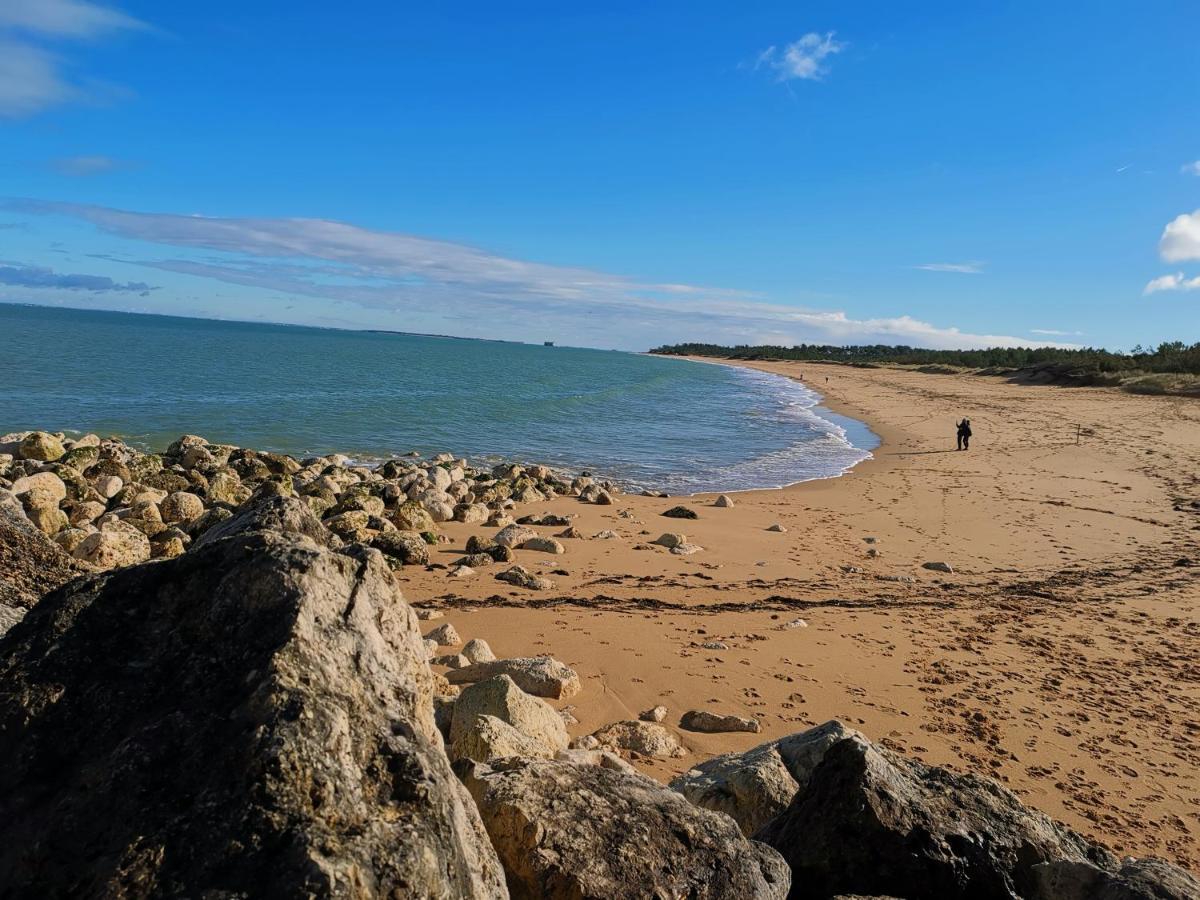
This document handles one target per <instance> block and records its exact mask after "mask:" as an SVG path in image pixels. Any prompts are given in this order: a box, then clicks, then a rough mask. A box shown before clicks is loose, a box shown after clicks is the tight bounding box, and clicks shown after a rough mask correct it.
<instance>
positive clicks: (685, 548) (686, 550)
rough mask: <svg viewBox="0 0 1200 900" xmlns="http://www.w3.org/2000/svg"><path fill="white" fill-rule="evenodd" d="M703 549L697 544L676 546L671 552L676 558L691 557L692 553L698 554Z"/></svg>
mask: <svg viewBox="0 0 1200 900" xmlns="http://www.w3.org/2000/svg"><path fill="white" fill-rule="evenodd" d="M703 549H704V548H703V547H701V546H700V545H699V544H677V545H675V546H674V547H672V548H671V552H672V553H673V554H675V555H676V556H691V555H692V554H693V553H699V552H700V551H701V550H703Z"/></svg>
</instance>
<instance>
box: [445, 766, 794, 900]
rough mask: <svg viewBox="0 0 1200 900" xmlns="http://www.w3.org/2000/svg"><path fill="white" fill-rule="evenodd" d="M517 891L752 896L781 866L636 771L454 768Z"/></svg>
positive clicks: (770, 885)
mask: <svg viewBox="0 0 1200 900" xmlns="http://www.w3.org/2000/svg"><path fill="white" fill-rule="evenodd" d="M455 771H456V772H458V773H459V775H460V777H461V778H462V779H463V782H464V784H466V786H467V788H468V790H469V791H470V792H471V796H472V797H474V798H475V803H476V805H477V806H478V808H479V811H480V815H481V816H482V817H483V822H484V827H485V828H486V829H487V832H488V836H489V837H490V838H491V841H492V845H493V846H494V847H495V848H496V850H497V852H498V854H499V856H500V860H501V863H502V864H503V866H504V870H505V873H506V875H507V878H508V884H509V888H510V890H511V891H512V895H513V896H514V897H527V898H534V897H537V898H544V900H612V898H618V897H630V898H632V897H647V898H650V897H659V898H677V897H678V898H682V897H687V898H695V900H717V898H722V900H725V898H728V900H735V898H736V900H754V898H783V897H785V896H786V895H787V892H788V885H789V878H788V871H787V866H786V865H784V863H783V861H782V860H781V859H779V857H778V854H776V853H774V852H773V851H770V850H768V849H767V848H765V847H763V846H762V845H761V844H756V843H754V842H752V841H748V840H746V838H744V837H743V836H742V835H741V834H740V833H738V831H737V829H736V828H735V827H734V824H733V823H732V822H731V821H730V820H729V819H727V818H725V817H723V816H719V815H716V814H715V813H711V812H708V811H707V810H702V809H699V808H697V807H694V806H691V805H690V804H688V803H687V801H685V800H684V799H683V798H682V797H680V796H679V795H677V794H674V793H672V792H671V791H668V790H666V789H665V788H663V787H662V786H661V785H659V784H658V783H656V782H654V781H652V780H651V779H649V778H645V777H642V776H640V775H631V774H628V773H626V772H619V771H614V770H613V769H610V768H605V767H602V766H594V765H578V764H575V763H573V762H566V761H560V760H526V759H507V760H499V761H497V762H495V763H493V764H491V765H485V764H481V763H474V762H470V761H468V760H462V761H460V762H459V763H456V764H455Z"/></svg>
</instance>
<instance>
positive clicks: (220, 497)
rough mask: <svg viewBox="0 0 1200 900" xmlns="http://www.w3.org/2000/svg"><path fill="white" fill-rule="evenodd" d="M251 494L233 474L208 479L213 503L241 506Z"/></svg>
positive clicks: (216, 475) (209, 492)
mask: <svg viewBox="0 0 1200 900" xmlns="http://www.w3.org/2000/svg"><path fill="white" fill-rule="evenodd" d="M251 493H252V492H251V490H250V488H248V487H246V486H245V485H244V484H242V480H241V479H240V478H238V476H237V475H236V474H235V473H233V472H229V471H221V472H217V473H216V474H215V475H213V477H212V478H210V479H208V493H207V496H208V499H209V500H210V501H212V502H216V503H228V504H229V505H230V506H241V505H242V504H243V503H245V502H246V501H247V500H249V499H250V496H251ZM380 512H382V510H380Z"/></svg>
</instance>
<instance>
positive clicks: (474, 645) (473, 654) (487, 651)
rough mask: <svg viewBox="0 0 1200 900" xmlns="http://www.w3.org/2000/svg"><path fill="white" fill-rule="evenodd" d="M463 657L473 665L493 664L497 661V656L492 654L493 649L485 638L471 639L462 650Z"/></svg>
mask: <svg viewBox="0 0 1200 900" xmlns="http://www.w3.org/2000/svg"><path fill="white" fill-rule="evenodd" d="M462 655H463V656H465V657H466V658H467V661H468V662H471V663H484V662H492V661H493V660H495V659H496V654H495V653H493V652H492V648H491V647H489V646H488V642H487V641H485V640H484V639H483V638H471V640H469V641H467V643H466V645H465V646H464V647H463V648H462Z"/></svg>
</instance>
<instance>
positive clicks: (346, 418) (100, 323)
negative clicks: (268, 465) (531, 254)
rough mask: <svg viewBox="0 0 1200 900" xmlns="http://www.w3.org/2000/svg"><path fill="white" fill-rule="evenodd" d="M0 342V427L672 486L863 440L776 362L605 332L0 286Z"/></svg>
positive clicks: (765, 468) (693, 487)
mask: <svg viewBox="0 0 1200 900" xmlns="http://www.w3.org/2000/svg"><path fill="white" fill-rule="evenodd" d="M531 330H534V331H536V324H532V325H531ZM0 359H2V360H4V363H5V368H6V369H7V377H6V378H5V382H6V389H5V390H4V391H3V392H0V433H3V432H7V431H17V430H26V429H32V428H41V429H49V430H54V431H60V430H62V431H78V432H86V431H94V432H97V433H99V434H102V435H105V436H107V435H110V434H111V435H117V436H119V437H121V438H123V439H124V440H126V441H129V442H131V443H134V444H137V445H141V446H145V447H149V448H157V449H161V448H162V447H164V446H165V445H166V444H167V443H169V442H170V441H172V440H174V439H175V438H176V437H178V436H179V435H180V434H183V433H191V434H200V435H203V436H204V437H206V438H208V439H209V440H210V441H214V442H220V443H232V444H238V445H241V446H246V447H256V448H260V449H270V450H279V451H283V452H286V453H291V454H295V455H297V456H306V455H316V454H324V453H330V452H334V451H337V452H342V453H347V454H349V455H351V456H354V457H356V458H360V459H363V460H367V461H371V460H377V459H380V458H384V457H388V456H395V455H399V454H402V453H406V452H408V451H410V450H417V451H420V452H422V453H426V454H428V453H436V452H439V451H443V450H448V451H450V452H452V453H455V454H460V455H463V456H466V457H467V458H468V459H471V460H473V461H477V462H480V463H486V462H492V461H496V460H501V459H503V460H518V461H527V462H540V463H545V464H548V465H553V466H558V467H562V468H564V469H567V470H571V471H580V470H587V471H590V472H592V473H593V474H597V475H602V476H605V477H610V478H613V479H614V480H617V481H619V482H621V483H623V484H624V485H626V486H627V487H629V488H653V489H657V490H665V491H669V492H671V493H673V494H686V493H694V492H700V491H716V490H723V491H731V490H746V489H751V488H767V487H780V486H783V485H786V484H791V483H794V482H798V481H805V480H808V479H813V478H827V477H831V476H835V475H838V474H841V473H844V472H845V471H847V470H848V469H849V468H850V467H851V466H853V465H854V464H855V463H857V462H860V461H861V460H863V459H866V458H867V457H868V456H869V455H870V450H871V449H872V448H873V447H875V446H877V444H878V441H877V439H876V438H875V436H874V435H873V434H871V432H870V431H869V430H868V429H867V428H866V427H865V426H864V425H862V424H861V423H858V422H855V421H853V420H849V419H844V418H841V417H838V416H835V415H833V414H832V413H830V412H828V411H826V410H823V409H822V408H821V407H820V406H819V405H818V404H819V400H820V397H819V395H817V394H816V393H814V392H813V391H810V390H809V389H807V388H806V387H804V386H803V385H801V384H799V383H797V382H794V381H791V380H789V379H786V378H781V377H778V376H774V375H769V374H765V373H759V372H753V371H749V370H744V369H735V368H731V367H728V366H721V365H713V364H707V363H694V362H689V361H686V360H679V359H666V358H659V357H652V356H645V355H640V354H632V353H617V352H610V351H603V350H585V349H576V348H568V347H542V346H537V345H527V344H513V343H500V342H488V341H471V340H461V339H456V338H441V337H426V336H416V335H403V334H390V333H378V332H355V331H333V330H327V329H318V328H301V327H295V326H288V325H267V324H255V323H242V322H217V321H209V320H203V319H184V318H174V317H168V316H142V315H131V314H127V313H111V312H97V311H81V310H69V309H58V308H45V307H33V306H19V305H11V304H0Z"/></svg>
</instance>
